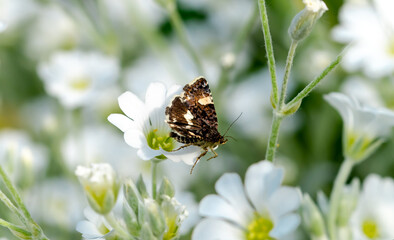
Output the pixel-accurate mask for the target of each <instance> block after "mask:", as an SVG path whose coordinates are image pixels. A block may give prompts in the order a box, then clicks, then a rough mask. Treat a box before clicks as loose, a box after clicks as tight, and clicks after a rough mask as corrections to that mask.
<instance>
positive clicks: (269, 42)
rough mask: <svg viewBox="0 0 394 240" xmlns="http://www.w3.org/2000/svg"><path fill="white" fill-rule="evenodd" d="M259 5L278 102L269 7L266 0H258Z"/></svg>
mask: <svg viewBox="0 0 394 240" xmlns="http://www.w3.org/2000/svg"><path fill="white" fill-rule="evenodd" d="M258 5H259V10H260V16H261V24H262V27H263V33H264V42H265V51H266V53H267V58H268V68H269V71H270V74H271V85H272V97H273V99H274V102H275V103H277V102H278V100H279V98H278V94H279V93H278V81H277V79H276V66H275V57H274V49H273V47H272V38H271V32H270V28H269V24H268V15H267V8H266V5H265V0H258Z"/></svg>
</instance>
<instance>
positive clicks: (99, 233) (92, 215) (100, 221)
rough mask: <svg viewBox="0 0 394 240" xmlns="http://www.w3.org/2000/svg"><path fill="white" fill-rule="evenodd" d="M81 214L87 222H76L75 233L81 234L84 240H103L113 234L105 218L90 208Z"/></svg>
mask: <svg viewBox="0 0 394 240" xmlns="http://www.w3.org/2000/svg"><path fill="white" fill-rule="evenodd" d="M83 214H84V215H85V217H86V218H87V220H83V221H80V222H78V224H77V231H78V232H80V233H82V237H83V238H84V239H95V240H105V239H106V237H109V236H110V235H111V234H112V233H113V231H112V227H111V225H109V224H108V222H107V221H106V220H105V218H104V217H103V216H101V215H99V214H97V213H96V212H94V211H93V210H92V209H91V208H85V209H84V211H83Z"/></svg>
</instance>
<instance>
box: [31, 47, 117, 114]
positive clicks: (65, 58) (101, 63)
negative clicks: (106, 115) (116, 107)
mask: <svg viewBox="0 0 394 240" xmlns="http://www.w3.org/2000/svg"><path fill="white" fill-rule="evenodd" d="M38 73H39V75H40V77H41V78H42V80H43V81H44V84H45V89H46V91H47V92H48V94H50V95H52V96H54V97H56V98H58V99H59V100H60V102H61V103H62V104H63V105H64V106H65V107H67V108H70V109H73V108H76V107H80V106H86V105H90V104H92V103H94V101H95V100H96V98H98V95H99V94H100V93H102V92H105V90H106V89H108V88H109V87H111V85H112V84H114V82H115V81H116V80H117V78H118V74H119V64H118V61H117V59H116V58H113V57H110V56H105V55H102V54H101V53H98V52H80V51H72V52H57V53H55V54H54V55H52V56H51V58H50V60H49V61H48V62H45V63H41V64H40V66H39V68H38Z"/></svg>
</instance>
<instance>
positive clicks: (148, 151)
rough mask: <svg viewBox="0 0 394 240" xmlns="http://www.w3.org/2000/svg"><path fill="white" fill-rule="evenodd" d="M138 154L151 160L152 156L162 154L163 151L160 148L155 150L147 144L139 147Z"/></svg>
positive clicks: (144, 158)
mask: <svg viewBox="0 0 394 240" xmlns="http://www.w3.org/2000/svg"><path fill="white" fill-rule="evenodd" d="M137 154H138V156H139V157H140V158H141V159H143V160H151V159H152V158H154V157H156V156H159V155H161V152H160V150H154V149H152V148H150V147H149V146H148V145H145V146H143V147H141V148H140V149H138V151H137Z"/></svg>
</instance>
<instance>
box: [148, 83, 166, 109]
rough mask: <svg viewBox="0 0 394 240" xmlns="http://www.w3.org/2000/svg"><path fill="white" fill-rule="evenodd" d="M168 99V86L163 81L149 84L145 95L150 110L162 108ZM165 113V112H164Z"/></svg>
mask: <svg viewBox="0 0 394 240" xmlns="http://www.w3.org/2000/svg"><path fill="white" fill-rule="evenodd" d="M165 100H166V86H164V84H163V83H161V82H154V83H151V84H149V86H148V89H147V90H146V95H145V104H146V108H147V110H148V112H151V111H152V110H154V109H157V108H162V107H163V106H164V105H165ZM163 114H164V112H163Z"/></svg>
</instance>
